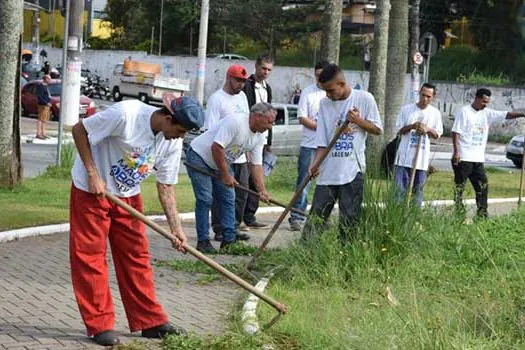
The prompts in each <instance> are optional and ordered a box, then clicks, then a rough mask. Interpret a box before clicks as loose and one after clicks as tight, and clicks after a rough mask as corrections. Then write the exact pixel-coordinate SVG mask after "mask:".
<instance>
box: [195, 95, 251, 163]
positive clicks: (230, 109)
mask: <svg viewBox="0 0 525 350" xmlns="http://www.w3.org/2000/svg"><path fill="white" fill-rule="evenodd" d="M232 114H233V115H236V116H237V117H239V118H248V117H249V116H250V108H249V107H248V99H247V98H246V94H245V93H244V91H241V92H239V93H238V94H236V95H230V94H228V93H227V92H226V91H224V90H223V89H219V90H217V91H215V92H214V93H213V95H211V96H210V98H208V102H207V104H206V115H205V119H204V127H203V128H204V130H209V129H211V128H212V127H213V126H215V125H217V123H219V121H220V120H222V119H223V118H224V117H226V116H228V115H232ZM235 163H246V155H244V154H243V155H241V156H240V157H239V159H237V160H236V161H235Z"/></svg>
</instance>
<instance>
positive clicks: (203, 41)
mask: <svg viewBox="0 0 525 350" xmlns="http://www.w3.org/2000/svg"><path fill="white" fill-rule="evenodd" d="M209 12H210V0H202V2H201V21H200V25H199V50H198V57H199V58H198V63H197V84H196V89H195V97H196V98H197V101H199V103H200V104H202V103H203V101H204V80H205V78H206V45H207V43H208V15H209Z"/></svg>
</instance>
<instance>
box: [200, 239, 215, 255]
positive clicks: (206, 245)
mask: <svg viewBox="0 0 525 350" xmlns="http://www.w3.org/2000/svg"><path fill="white" fill-rule="evenodd" d="M197 250H198V251H199V252H201V253H204V254H217V250H216V249H215V248H213V245H212V244H211V243H210V240H209V239H208V240H205V241H199V242H197Z"/></svg>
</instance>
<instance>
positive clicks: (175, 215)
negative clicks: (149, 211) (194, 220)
mask: <svg viewBox="0 0 525 350" xmlns="http://www.w3.org/2000/svg"><path fill="white" fill-rule="evenodd" d="M157 193H158V196H159V201H160V204H161V205H162V209H163V210H164V215H166V219H167V220H168V225H169V227H170V231H171V232H172V233H173V234H174V235H175V236H176V237H177V238H178V239H179V242H177V245H178V246H184V245H186V244H187V243H188V239H187V238H186V234H185V233H184V230H183V229H182V225H181V222H180V219H179V212H178V210H177V201H176V198H175V191H174V186H172V185H168V184H162V183H160V182H157Z"/></svg>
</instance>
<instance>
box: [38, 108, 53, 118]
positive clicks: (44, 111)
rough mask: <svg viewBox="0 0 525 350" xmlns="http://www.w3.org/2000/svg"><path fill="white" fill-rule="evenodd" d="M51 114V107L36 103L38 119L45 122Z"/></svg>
mask: <svg viewBox="0 0 525 350" xmlns="http://www.w3.org/2000/svg"><path fill="white" fill-rule="evenodd" d="M50 114H51V108H50V107H49V106H41V105H38V120H40V121H41V122H47V121H48V120H49V116H50Z"/></svg>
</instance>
